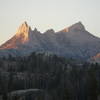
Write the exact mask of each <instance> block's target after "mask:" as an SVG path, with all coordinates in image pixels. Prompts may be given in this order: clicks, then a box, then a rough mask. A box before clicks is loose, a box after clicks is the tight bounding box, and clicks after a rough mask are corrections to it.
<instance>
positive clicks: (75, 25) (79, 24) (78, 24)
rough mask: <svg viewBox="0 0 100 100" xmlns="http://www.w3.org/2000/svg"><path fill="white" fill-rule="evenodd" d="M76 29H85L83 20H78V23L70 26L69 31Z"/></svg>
mask: <svg viewBox="0 0 100 100" xmlns="http://www.w3.org/2000/svg"><path fill="white" fill-rule="evenodd" d="M72 30H73V31H74V30H78V31H82V30H85V27H84V25H83V24H82V22H80V21H79V22H78V23H75V24H73V25H72V26H70V27H69V31H72Z"/></svg>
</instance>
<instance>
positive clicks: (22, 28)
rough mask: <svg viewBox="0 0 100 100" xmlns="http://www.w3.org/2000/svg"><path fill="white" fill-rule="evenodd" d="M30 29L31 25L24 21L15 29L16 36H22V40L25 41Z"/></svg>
mask: <svg viewBox="0 0 100 100" xmlns="http://www.w3.org/2000/svg"><path fill="white" fill-rule="evenodd" d="M30 31H31V27H30V26H29V25H28V24H27V22H26V21H25V22H24V23H23V24H22V25H21V26H20V27H19V29H18V30H17V32H16V36H17V37H20V36H21V37H23V42H24V41H27V40H28V38H29V33H30Z"/></svg>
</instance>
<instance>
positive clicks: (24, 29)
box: [0, 22, 100, 62]
mask: <svg viewBox="0 0 100 100" xmlns="http://www.w3.org/2000/svg"><path fill="white" fill-rule="evenodd" d="M32 52H44V53H50V54H56V55H58V56H61V57H66V58H72V59H77V60H84V61H87V60H88V59H92V60H95V61H96V60H98V62H99V58H100V57H99V56H96V55H98V54H99V53H100V38H98V37H95V36H93V35H92V34H91V33H89V32H88V31H87V30H86V29H85V27H84V25H83V24H82V23H81V22H78V23H76V24H74V25H72V26H70V27H67V28H64V29H62V30H61V31H59V32H55V31H54V30H53V29H49V30H47V31H46V32H44V33H41V32H39V31H38V30H37V29H36V28H35V29H34V30H32V29H31V27H30V26H29V25H28V24H27V22H24V23H23V24H22V25H21V26H20V27H19V29H18V31H17V32H16V34H15V35H14V36H13V37H12V38H11V39H9V40H8V41H7V42H6V43H4V44H2V45H1V46H0V57H4V56H5V57H8V56H9V55H12V56H13V57H18V56H27V55H30V54H31V53H32Z"/></svg>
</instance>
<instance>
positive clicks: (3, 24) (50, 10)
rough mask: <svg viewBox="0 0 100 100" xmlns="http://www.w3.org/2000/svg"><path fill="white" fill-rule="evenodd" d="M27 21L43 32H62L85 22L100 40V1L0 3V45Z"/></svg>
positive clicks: (1, 0) (2, 0) (16, 0)
mask: <svg viewBox="0 0 100 100" xmlns="http://www.w3.org/2000/svg"><path fill="white" fill-rule="evenodd" d="M24 21H27V22H28V24H29V25H30V26H31V27H32V29H34V28H35V27H37V28H38V30H39V31H41V32H44V31H45V30H47V29H50V28H53V29H54V30H55V31H58V30H61V29H63V28H65V27H67V26H70V25H72V24H74V23H76V22H78V21H81V22H82V23H83V24H84V25H85V27H86V29H87V30H88V31H89V32H91V33H93V34H94V35H96V36H99V37H100V0H0V44H2V43H3V42H5V41H6V40H8V39H9V38H11V37H12V36H13V35H14V34H15V33H16V30H17V28H18V27H19V25H20V24H22V23H23V22H24Z"/></svg>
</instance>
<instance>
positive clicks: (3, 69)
mask: <svg viewBox="0 0 100 100" xmlns="http://www.w3.org/2000/svg"><path fill="white" fill-rule="evenodd" d="M34 88H37V89H42V90H44V91H46V93H48V98H49V99H48V100H99V99H100V98H99V95H100V66H99V64H89V63H78V62H77V63H76V61H75V60H73V59H70V60H68V59H65V58H62V57H57V56H56V55H48V54H44V53H39V54H36V53H32V54H31V55H30V56H29V57H16V58H14V57H12V56H9V58H2V59H0V96H2V98H3V100H7V94H8V93H10V92H12V91H16V90H24V89H34ZM27 100H30V99H27ZM37 100H45V99H41V97H40V98H39V99H37Z"/></svg>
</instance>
